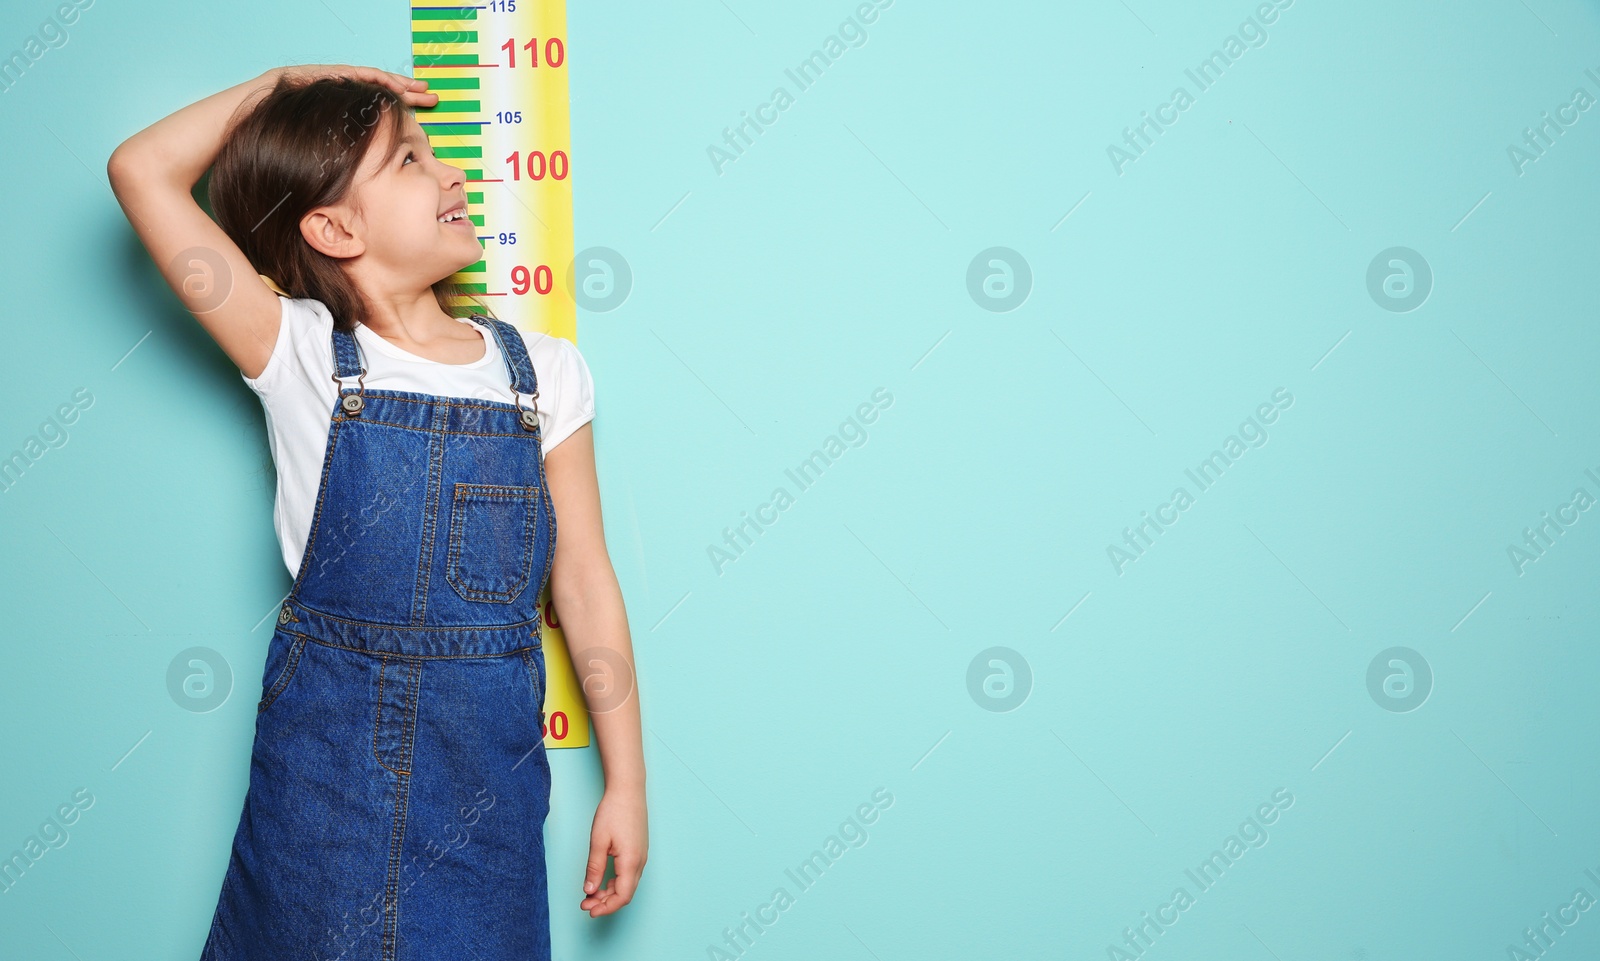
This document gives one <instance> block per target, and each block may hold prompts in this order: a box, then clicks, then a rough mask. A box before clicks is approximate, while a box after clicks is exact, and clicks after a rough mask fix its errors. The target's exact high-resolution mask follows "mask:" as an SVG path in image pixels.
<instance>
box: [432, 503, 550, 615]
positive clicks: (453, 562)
mask: <svg viewBox="0 0 1600 961" xmlns="http://www.w3.org/2000/svg"><path fill="white" fill-rule="evenodd" d="M511 491H520V492H521V493H519V494H513V493H511ZM540 491H541V488H540V487H511V486H507V485H504V484H464V483H459V482H458V483H457V484H456V486H455V497H454V499H453V501H452V503H451V506H450V553H449V556H448V558H447V559H446V562H445V563H446V567H445V580H447V581H449V582H450V586H451V587H453V588H455V591H456V593H457V594H460V595H461V596H462V598H464V599H466V600H469V601H491V602H494V603H501V604H509V603H511V601H513V600H515V599H516V598H517V596H518V595H519V594H521V593H522V592H523V591H525V590H527V588H528V582H529V581H530V580H531V579H532V576H533V552H534V533H535V531H536V530H537V519H538V513H539V502H540V500H542V497H541V495H540ZM529 494H532V495H533V497H532V498H531V499H530V498H529V496H528V495H529ZM474 498H485V499H490V500H496V499H498V500H506V501H517V500H520V501H523V502H524V503H525V504H526V505H527V506H528V508H529V509H528V510H525V511H524V512H523V515H522V528H523V533H522V557H523V563H522V576H521V577H520V578H518V579H517V580H516V581H515V582H514V583H515V584H516V585H517V586H515V587H512V588H508V589H506V590H504V591H490V590H485V589H483V588H477V587H472V586H471V585H469V584H467V583H466V582H465V579H464V578H463V577H462V576H461V574H460V573H459V571H458V566H459V564H460V562H461V540H462V533H461V531H462V526H463V524H462V517H463V514H464V512H465V511H464V505H465V504H466V503H467V502H469V501H471V500H472V499H474Z"/></svg>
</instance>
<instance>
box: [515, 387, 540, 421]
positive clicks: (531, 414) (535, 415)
mask: <svg viewBox="0 0 1600 961" xmlns="http://www.w3.org/2000/svg"><path fill="white" fill-rule="evenodd" d="M511 396H512V398H513V399H514V402H515V403H516V406H517V407H518V408H519V409H520V410H521V419H522V429H523V430H535V431H536V430H538V429H539V388H537V387H535V388H534V389H533V393H532V394H530V395H529V399H530V400H532V401H533V409H532V410H530V409H528V408H526V407H523V406H522V393H521V392H520V391H518V390H517V388H516V387H512V388H511Z"/></svg>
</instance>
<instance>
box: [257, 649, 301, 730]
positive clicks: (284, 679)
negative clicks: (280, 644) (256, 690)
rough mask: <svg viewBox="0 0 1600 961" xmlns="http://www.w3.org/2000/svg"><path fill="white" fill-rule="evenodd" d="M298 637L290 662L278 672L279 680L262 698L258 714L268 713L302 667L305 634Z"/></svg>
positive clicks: (289, 657)
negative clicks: (301, 659)
mask: <svg viewBox="0 0 1600 961" xmlns="http://www.w3.org/2000/svg"><path fill="white" fill-rule="evenodd" d="M290 633H292V632H290ZM296 637H297V640H296V641H295V642H294V644H292V645H290V647H289V654H288V663H287V664H285V665H284V667H283V670H282V671H279V672H278V680H277V681H275V682H274V683H273V685H272V690H270V691H269V692H267V696H265V697H263V698H262V699H261V704H260V705H259V706H258V707H257V708H256V714H257V715H260V714H264V713H266V710H267V708H269V707H271V706H272V703H273V702H274V701H276V700H277V699H278V695H280V694H282V693H283V690H284V688H286V687H288V686H289V681H290V680H291V679H293V677H294V674H295V672H296V671H298V670H299V669H300V652H301V651H303V650H305V647H306V642H305V636H304V635H296Z"/></svg>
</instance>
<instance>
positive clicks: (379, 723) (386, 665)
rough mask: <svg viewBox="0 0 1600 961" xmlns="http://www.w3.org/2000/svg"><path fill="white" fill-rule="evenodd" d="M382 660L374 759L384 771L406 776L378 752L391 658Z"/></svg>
mask: <svg viewBox="0 0 1600 961" xmlns="http://www.w3.org/2000/svg"><path fill="white" fill-rule="evenodd" d="M380 660H381V661H382V663H380V664H379V665H378V716H377V718H376V719H375V720H374V721H373V722H372V757H373V759H374V760H376V761H377V762H378V763H379V764H380V765H382V766H383V768H384V770H386V771H392V772H393V773H395V774H399V775H404V774H405V773H406V772H404V771H396V770H395V769H394V768H392V767H390V766H389V765H388V763H387V762H386V761H384V759H383V755H382V754H381V753H379V751H378V729H379V728H381V727H383V680H384V678H383V676H384V674H386V673H388V670H389V658H388V656H387V655H385V656H383V657H382V658H380Z"/></svg>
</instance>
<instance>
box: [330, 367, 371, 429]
mask: <svg viewBox="0 0 1600 961" xmlns="http://www.w3.org/2000/svg"><path fill="white" fill-rule="evenodd" d="M366 381H367V369H366V368H365V367H363V368H361V373H359V374H357V375H356V390H355V393H353V394H351V393H346V392H345V387H347V386H348V385H347V384H346V383H345V382H344V381H342V380H340V379H339V372H338V371H334V374H333V382H334V383H336V384H338V385H339V406H340V407H341V408H342V409H343V410H344V412H345V415H346V416H348V417H355V416H357V415H359V414H360V413H361V410H362V408H364V407H366V406H367V401H366V399H365V398H364V397H362V396H361V394H362V392H363V391H365V390H366V389H367V384H366Z"/></svg>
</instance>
